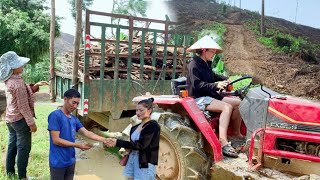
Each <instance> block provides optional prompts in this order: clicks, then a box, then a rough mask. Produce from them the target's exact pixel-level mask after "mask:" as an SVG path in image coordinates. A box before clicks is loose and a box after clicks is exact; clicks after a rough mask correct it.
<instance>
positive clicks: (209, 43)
mask: <svg viewBox="0 0 320 180" xmlns="http://www.w3.org/2000/svg"><path fill="white" fill-rule="evenodd" d="M197 49H215V50H216V54H219V53H222V48H221V47H220V46H219V45H218V44H217V43H216V42H215V41H214V40H213V39H212V38H211V37H210V36H208V35H206V36H204V37H202V38H201V39H199V40H198V41H197V42H195V43H194V44H193V45H192V46H190V47H189V48H188V49H187V51H189V52H196V50H197Z"/></svg>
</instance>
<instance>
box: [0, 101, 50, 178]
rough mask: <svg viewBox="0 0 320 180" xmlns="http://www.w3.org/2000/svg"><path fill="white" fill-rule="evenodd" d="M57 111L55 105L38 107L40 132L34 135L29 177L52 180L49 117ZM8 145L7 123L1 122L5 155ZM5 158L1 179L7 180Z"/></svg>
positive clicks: (0, 136)
mask: <svg viewBox="0 0 320 180" xmlns="http://www.w3.org/2000/svg"><path fill="white" fill-rule="evenodd" d="M54 109H56V107H55V106H53V105H46V104H39V105H36V107H35V110H36V116H37V119H36V123H37V126H38V131H37V132H36V133H33V134H32V148H31V152H30V158H29V165H28V169H27V172H28V174H27V176H31V177H35V178H36V179H40V180H42V179H43V180H47V179H50V173H49V162H48V154H49V134H48V131H47V126H48V123H47V117H48V115H49V113H50V112H51V111H53V110H54ZM7 143H8V130H7V126H6V124H5V122H3V121H0V149H1V154H2V155H4V153H5V151H6V149H7ZM4 162H5V157H4V156H2V157H1V163H0V179H1V180H2V179H7V178H6V176H5V167H4Z"/></svg>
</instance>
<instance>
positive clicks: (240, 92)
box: [218, 76, 252, 98]
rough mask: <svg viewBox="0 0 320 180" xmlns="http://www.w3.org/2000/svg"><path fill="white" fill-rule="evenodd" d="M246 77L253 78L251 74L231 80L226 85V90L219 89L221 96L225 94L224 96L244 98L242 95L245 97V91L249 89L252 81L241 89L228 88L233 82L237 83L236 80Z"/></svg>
mask: <svg viewBox="0 0 320 180" xmlns="http://www.w3.org/2000/svg"><path fill="white" fill-rule="evenodd" d="M244 79H252V77H251V76H243V77H241V78H238V79H236V80H234V81H232V82H230V83H229V84H228V85H227V86H226V88H225V89H224V90H226V91H223V90H221V91H219V92H218V93H219V94H220V95H221V96H223V97H224V96H239V97H241V98H242V97H243V93H244V92H245V91H247V89H248V88H249V87H250V86H251V84H252V82H250V83H249V84H248V85H246V86H244V87H243V88H240V89H238V90H236V91H227V88H228V87H230V86H231V85H232V84H234V83H236V82H239V81H242V80H244Z"/></svg>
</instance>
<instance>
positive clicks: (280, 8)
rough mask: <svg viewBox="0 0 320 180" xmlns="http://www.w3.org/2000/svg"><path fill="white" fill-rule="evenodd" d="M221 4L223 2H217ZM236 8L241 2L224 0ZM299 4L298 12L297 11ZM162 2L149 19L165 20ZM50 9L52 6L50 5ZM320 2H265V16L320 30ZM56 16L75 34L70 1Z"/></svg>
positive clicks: (257, 7) (104, 1)
mask: <svg viewBox="0 0 320 180" xmlns="http://www.w3.org/2000/svg"><path fill="white" fill-rule="evenodd" d="M217 1H219V2H221V1H223V0H217ZM224 2H226V3H230V4H231V5H233V4H235V5H236V6H239V5H240V0H224ZM297 2H298V11H296V7H297ZM161 4H162V3H161V0H153V5H151V6H149V7H148V8H147V15H148V17H149V18H154V19H164V17H165V14H166V13H168V11H167V10H166V8H165V6H164V5H161ZM48 5H49V7H50V4H49V3H48ZM241 7H242V8H244V9H248V10H251V11H258V12H260V11H261V0H241ZM319 7H320V0H265V14H266V15H267V16H274V17H279V18H283V19H286V20H289V21H291V22H295V21H296V23H298V24H303V25H307V26H311V27H315V28H318V29H320V13H319V12H318V10H319ZM90 9H91V10H96V11H102V12H111V9H112V0H94V3H93V5H92V6H91V7H90ZM296 12H297V13H296ZM56 15H57V16H60V17H63V18H64V19H63V20H62V21H61V31H62V32H65V33H69V34H74V33H75V21H74V20H73V18H72V17H71V13H70V5H69V3H68V0H56Z"/></svg>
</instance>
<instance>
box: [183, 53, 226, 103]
mask: <svg viewBox="0 0 320 180" xmlns="http://www.w3.org/2000/svg"><path fill="white" fill-rule="evenodd" d="M227 79H228V78H227V77H225V76H221V75H218V74H216V73H214V72H213V71H212V69H211V67H210V66H209V65H208V63H207V62H205V61H204V60H202V59H201V58H200V57H199V56H194V57H193V58H192V59H191V61H190V63H189V64H188V76H187V85H188V93H189V95H190V96H192V97H193V98H199V97H204V96H210V97H212V98H215V99H218V100H221V99H222V98H223V97H222V96H220V95H219V94H218V93H217V91H218V90H219V89H218V88H217V81H223V80H227Z"/></svg>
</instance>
